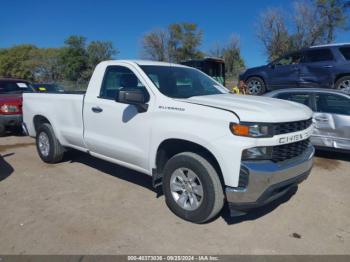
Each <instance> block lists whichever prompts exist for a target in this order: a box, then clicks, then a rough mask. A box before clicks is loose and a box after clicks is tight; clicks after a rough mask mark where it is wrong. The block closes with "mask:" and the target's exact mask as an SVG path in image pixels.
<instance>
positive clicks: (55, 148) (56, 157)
mask: <svg viewBox="0 0 350 262" xmlns="http://www.w3.org/2000/svg"><path fill="white" fill-rule="evenodd" d="M41 133H43V134H46V136H47V138H48V144H49V150H48V154H47V155H45V154H44V153H43V152H42V151H41V150H40V146H39V137H40V134H41ZM36 148H37V151H38V154H39V156H40V158H41V160H43V161H44V162H46V163H51V164H53V163H58V162H60V161H61V160H62V158H63V155H64V151H65V150H64V147H63V146H62V145H61V144H60V142H59V141H58V140H57V138H56V136H55V133H54V131H53V128H52V126H51V125H50V124H48V123H45V124H42V125H41V126H40V127H39V128H38V131H37V134H36Z"/></svg>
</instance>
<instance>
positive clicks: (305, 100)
mask: <svg viewBox="0 0 350 262" xmlns="http://www.w3.org/2000/svg"><path fill="white" fill-rule="evenodd" d="M277 98H280V99H283V100H289V101H293V102H297V103H299V104H303V105H306V106H308V107H310V104H311V103H310V102H311V101H310V100H311V96H310V94H303V93H300V94H299V93H298V94H293V93H282V94H279V95H278V96H277Z"/></svg>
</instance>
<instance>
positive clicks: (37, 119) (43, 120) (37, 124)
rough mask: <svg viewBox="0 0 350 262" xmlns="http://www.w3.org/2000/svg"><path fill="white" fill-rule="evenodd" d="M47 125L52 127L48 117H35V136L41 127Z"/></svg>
mask: <svg viewBox="0 0 350 262" xmlns="http://www.w3.org/2000/svg"><path fill="white" fill-rule="evenodd" d="M45 123H47V124H50V125H52V124H51V122H50V121H49V119H47V117H45V116H43V115H35V116H34V117H33V126H34V130H35V134H36V133H37V132H38V129H39V127H40V126H41V125H42V124H45Z"/></svg>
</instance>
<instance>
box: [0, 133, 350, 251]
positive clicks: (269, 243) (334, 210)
mask: <svg viewBox="0 0 350 262" xmlns="http://www.w3.org/2000/svg"><path fill="white" fill-rule="evenodd" d="M0 155H1V157H0V253H1V254H135V253H137V254H170V253H171V254H203V253H205V254H350V204H349V200H350V190H349V188H350V162H349V161H350V156H349V155H340V154H328V155H327V154H322V155H321V156H319V157H317V158H316V159H315V168H314V169H313V171H312V174H311V176H310V177H309V179H308V180H306V181H305V182H304V183H303V184H301V185H300V186H299V189H298V191H297V192H296V194H294V195H292V194H290V195H288V196H286V197H285V198H284V199H282V200H281V201H278V202H277V203H274V204H272V205H270V206H268V207H266V208H264V209H261V210H259V211H258V212H256V213H254V214H252V215H248V216H246V217H243V218H240V219H238V218H235V219H231V218H230V217H229V216H228V212H227V210H224V211H223V212H222V215H221V216H220V217H219V218H218V219H216V220H215V221H213V222H212V223H209V224H205V225H195V224H191V223H188V222H185V221H183V220H181V219H179V218H177V217H176V216H175V215H173V214H172V213H171V212H170V211H169V210H168V208H167V207H166V205H165V203H164V197H163V196H160V197H158V198H157V194H156V192H154V191H153V190H152V188H151V180H150V178H149V177H147V176H145V175H142V174H139V173H137V172H134V171H131V170H128V169H125V168H122V167H119V166H117V165H114V164H110V163H107V162H105V161H102V160H97V159H94V158H92V157H90V156H88V155H86V154H83V153H77V152H72V153H70V154H69V155H68V156H67V157H66V158H65V161H64V162H63V163H60V164H56V165H47V164H44V163H43V162H41V161H40V159H39V157H38V156H37V153H36V150H35V146H34V141H33V140H32V139H30V138H28V137H15V136H12V137H3V138H0ZM339 159H340V160H339ZM347 159H348V160H347Z"/></svg>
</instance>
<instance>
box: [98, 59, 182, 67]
mask: <svg viewBox="0 0 350 262" xmlns="http://www.w3.org/2000/svg"><path fill="white" fill-rule="evenodd" d="M116 62H125V63H130V64H136V65H140V66H144V65H153V66H177V67H187V66H185V65H180V64H175V63H170V62H159V61H152V60H137V59H130V60H129V59H127V60H124V59H123V60H107V61H104V62H102V63H107V64H110V65H113V64H114V63H116Z"/></svg>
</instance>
